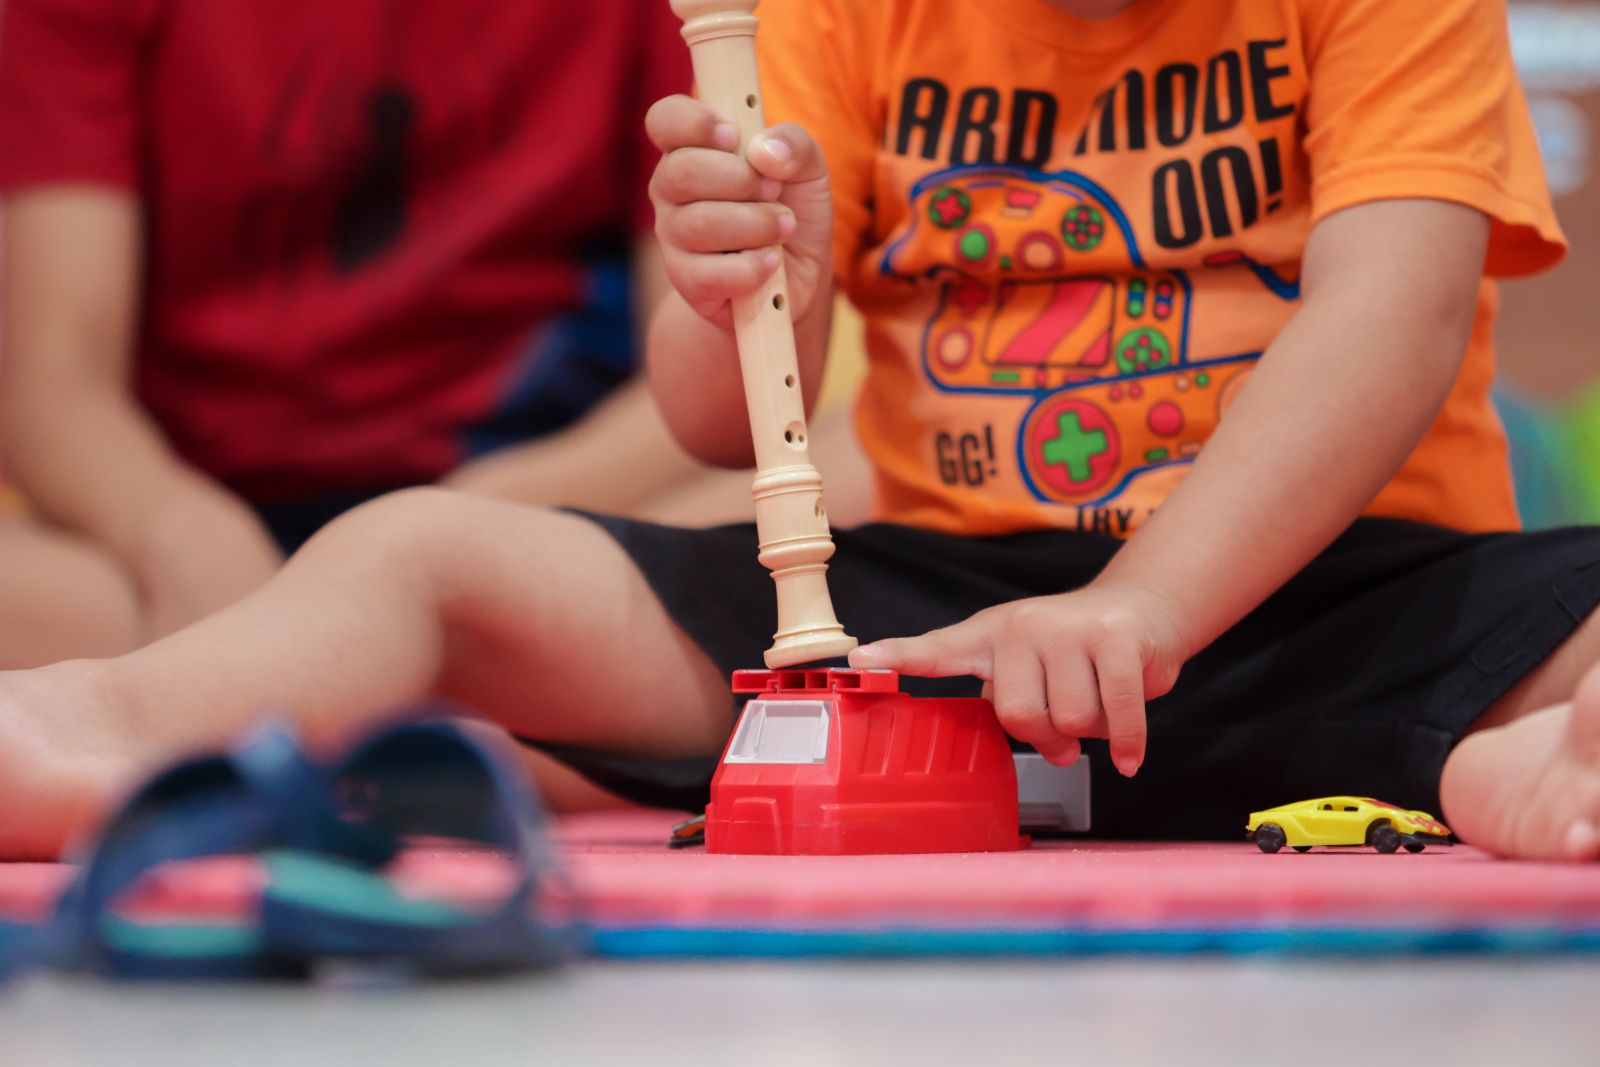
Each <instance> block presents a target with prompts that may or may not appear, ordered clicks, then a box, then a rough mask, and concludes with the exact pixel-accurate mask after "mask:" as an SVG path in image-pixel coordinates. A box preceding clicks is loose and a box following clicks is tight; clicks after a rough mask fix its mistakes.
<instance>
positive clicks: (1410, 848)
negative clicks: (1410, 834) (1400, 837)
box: [1406, 841, 1428, 856]
mask: <svg viewBox="0 0 1600 1067" xmlns="http://www.w3.org/2000/svg"><path fill="white" fill-rule="evenodd" d="M1427 847H1428V846H1427V845H1424V844H1423V843H1422V842H1421V841H1407V842H1406V851H1407V852H1409V853H1411V854H1412V855H1413V856H1415V855H1416V854H1417V853H1418V852H1421V851H1422V850H1423V849H1425V848H1427Z"/></svg>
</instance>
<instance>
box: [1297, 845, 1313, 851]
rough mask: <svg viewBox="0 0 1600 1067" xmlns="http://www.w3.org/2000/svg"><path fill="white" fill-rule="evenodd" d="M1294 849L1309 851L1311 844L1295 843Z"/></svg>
mask: <svg viewBox="0 0 1600 1067" xmlns="http://www.w3.org/2000/svg"><path fill="white" fill-rule="evenodd" d="M1294 850H1295V851H1296V852H1310V851H1311V846H1310V845H1295V846H1294Z"/></svg>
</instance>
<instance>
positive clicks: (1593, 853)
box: [1565, 817, 1600, 861]
mask: <svg viewBox="0 0 1600 1067" xmlns="http://www.w3.org/2000/svg"><path fill="white" fill-rule="evenodd" d="M1565 844H1566V849H1565V851H1566V858H1567V859H1569V860H1579V861H1589V860H1595V859H1600V829H1596V827H1595V821H1594V820H1593V819H1591V818H1588V817H1584V818H1580V819H1576V820H1574V821H1573V823H1572V825H1571V826H1569V827H1567V839H1566V842H1565Z"/></svg>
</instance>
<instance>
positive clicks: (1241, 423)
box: [1102, 201, 1488, 658]
mask: <svg viewBox="0 0 1600 1067" xmlns="http://www.w3.org/2000/svg"><path fill="white" fill-rule="evenodd" d="M1487 232H1488V223H1487V220H1486V219H1484V218H1483V216H1481V215H1479V214H1478V213H1476V212H1474V211H1471V210H1470V209H1467V208H1463V207H1458V206H1456V205H1451V204H1444V203H1436V202H1426V201H1394V202H1386V203H1378V204H1369V205H1365V206H1362V207H1358V208H1353V209H1350V210H1348V211H1345V212H1342V213H1340V214H1338V215H1335V216H1333V217H1331V218H1330V219H1328V220H1327V221H1326V222H1324V223H1323V224H1322V225H1321V226H1319V227H1318V229H1317V231H1316V233H1315V234H1314V235H1313V238H1312V241H1311V244H1310V246H1309V248H1308V251H1307V256H1306V268H1305V279H1304V280H1305V301H1304V303H1303V305H1302V306H1301V308H1300V310H1299V311H1298V312H1297V313H1296V315H1295V316H1294V318H1293V319H1292V320H1291V322H1290V323H1289V325H1288V326H1287V327H1286V328H1285V329H1284V330H1283V332H1282V333H1281V334H1280V335H1279V337H1278V338H1277V339H1276V341H1275V342H1274V343H1273V344H1272V346H1271V347H1270V348H1269V349H1268V351H1267V352H1266V354H1265V355H1264V356H1263V357H1262V359H1261V362H1260V365H1259V366H1258V368H1257V369H1256V370H1255V372H1254V373H1253V374H1252V375H1251V377H1250V380H1249V384H1248V385H1247V387H1246V388H1245V389H1244V390H1243V391H1242V392H1241V393H1240V395H1239V398H1238V400H1237V401H1236V402H1235V404H1234V406H1233V407H1232V408H1231V409H1230V410H1229V412H1228V415H1227V418H1226V419H1224V420H1223V422H1222V424H1221V425H1220V426H1219V427H1218V429H1217V431H1216V433H1215V434H1214V435H1213V436H1212V438H1211V440H1210V441H1209V442H1208V443H1207V444H1206V447H1205V451H1204V452H1203V453H1202V455H1201V456H1200V457H1199V459H1198V460H1197V461H1196V463H1195V465H1194V468H1193V470H1192V471H1191V472H1190V473H1189V475H1188V476H1187V478H1185V480H1184V482H1183V483H1182V485H1181V486H1179V488H1178V489H1177V490H1176V491H1174V492H1173V494H1172V496H1171V497H1169V498H1168V500H1167V501H1166V503H1164V504H1163V505H1162V506H1161V508H1160V509H1159V511H1158V512H1157V513H1156V514H1155V515H1153V516H1152V517H1151V519H1150V521H1149V522H1148V523H1147V524H1146V525H1145V527H1144V529H1142V530H1141V531H1140V532H1139V533H1138V534H1137V535H1136V536H1135V537H1134V538H1132V539H1131V540H1130V542H1129V543H1128V545H1127V546H1126V547H1125V548H1124V549H1123V550H1122V552H1120V553H1119V554H1118V556H1117V557H1116V559H1115V560H1113V562H1112V563H1111V564H1110V566H1108V567H1107V568H1106V572H1105V574H1104V575H1103V576H1102V581H1108V582H1118V583H1125V584H1133V585H1139V586H1144V587H1146V588H1149V589H1152V590H1154V591H1156V592H1157V593H1159V594H1160V595H1161V597H1162V599H1163V600H1164V601H1165V602H1166V604H1167V605H1168V606H1169V610H1170V611H1171V612H1172V614H1173V618H1174V622H1175V623H1176V625H1177V627H1178V629H1179V631H1180V632H1181V634H1182V635H1183V641H1184V645H1185V653H1184V654H1185V658H1187V656H1189V655H1193V654H1194V653H1195V652H1197V651H1199V650H1200V649H1201V648H1203V647H1205V646H1206V645H1207V644H1209V643H1210V642H1211V641H1212V640H1214V639H1215V638H1216V637H1217V636H1218V635H1220V634H1221V633H1222V632H1223V631H1224V630H1226V629H1227V628H1228V627H1230V626H1232V625H1233V624H1234V623H1235V622H1237V621H1238V620H1239V619H1241V618H1243V617H1244V616H1245V615H1246V614H1248V613H1249V612H1250V611H1252V610H1253V609H1254V608H1255V607H1256V606H1258V605H1259V604H1260V603H1261V602H1262V601H1263V600H1265V599H1266V598H1267V597H1268V596H1270V595H1271V594H1272V593H1273V592H1274V591H1275V590H1277V589H1278V588H1279V587H1280V586H1282V585H1283V584H1284V583H1285V582H1286V581H1288V580H1289V578H1290V577H1292V576H1293V575H1294V574H1295V572H1297V571H1298V570H1299V569H1300V568H1301V567H1302V566H1304V565H1305V564H1306V563H1307V562H1309V561H1310V560H1311V559H1312V557H1314V556H1315V555H1316V554H1317V553H1318V552H1320V551H1321V550H1322V549H1323V548H1325V547H1326V546H1327V545H1328V544H1329V543H1330V542H1331V541H1332V540H1333V539H1334V538H1335V537H1337V536H1338V535H1339V533H1340V532H1341V531H1343V530H1344V529H1345V528H1346V527H1347V526H1348V525H1349V524H1350V523H1351V522H1352V521H1354V519H1355V518H1356V517H1357V516H1358V515H1360V513H1361V511H1362V510H1363V509H1364V508H1365V507H1366V506H1367V505H1368V504H1369V503H1370V502H1371V501H1372V499H1373V498H1374V497H1375V496H1376V495H1377V493H1378V491H1379V490H1380V489H1382V487H1383V486H1384V484H1385V483H1386V482H1387V481H1388V480H1389V479H1390V478H1391V477H1392V476H1393V475H1394V473H1395V471H1396V470H1397V469H1398V468H1399V467H1400V465H1401V464H1402V463H1403V462H1404V461H1405V458H1406V457H1407V456H1408V455H1409V454H1410V453H1411V451H1412V449H1414V448H1415V447H1416V445H1417V443H1418V441H1420V440H1421V438H1422V436H1423V434H1424V432H1425V431H1426V430H1427V428H1428V426H1429V424H1430V423H1431V422H1432V420H1433V418H1434V416H1435V414H1436V413H1437V411H1438V410H1439V407H1440V406H1441V404H1442V403H1443V401H1444V398H1445V396H1446V395H1447V393H1448V392H1449V389H1450V387H1451V385H1452V383H1453V382H1454V381H1455V378H1456V375H1457V373H1458V370H1459V367H1460V362H1461V358H1462V354H1463V351H1464V349H1465V346H1466V341H1467V337H1468V335H1469V332H1470V330H1471V327H1472V319H1473V312H1474V308H1475V304H1476V294H1477V285H1478V279H1479V276H1480V271H1481V266H1482V262H1483V254H1484V247H1485V242H1486V240H1487Z"/></svg>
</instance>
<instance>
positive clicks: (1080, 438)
mask: <svg viewBox="0 0 1600 1067" xmlns="http://www.w3.org/2000/svg"><path fill="white" fill-rule="evenodd" d="M1109 448H1110V444H1109V442H1107V440H1106V432H1105V431H1104V430H1085V429H1084V428H1083V421H1082V420H1081V419H1080V418H1079V417H1078V413H1077V412H1076V411H1063V412H1062V413H1061V414H1060V415H1059V416H1058V417H1057V418H1056V436H1055V437H1053V438H1052V439H1050V440H1049V441H1046V442H1045V445H1044V448H1043V449H1042V450H1041V453H1040V454H1041V455H1043V456H1044V461H1045V462H1046V463H1048V464H1050V465H1051V466H1056V467H1065V468H1067V476H1068V477H1069V478H1071V479H1072V480H1073V481H1074V482H1086V481H1088V480H1089V479H1090V478H1091V477H1092V476H1093V475H1094V468H1093V467H1092V466H1091V461H1092V460H1093V459H1094V458H1095V457H1096V456H1099V455H1102V454H1104V453H1105V452H1106V451H1107V450H1108V449H1109Z"/></svg>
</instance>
